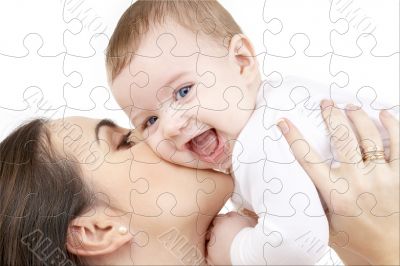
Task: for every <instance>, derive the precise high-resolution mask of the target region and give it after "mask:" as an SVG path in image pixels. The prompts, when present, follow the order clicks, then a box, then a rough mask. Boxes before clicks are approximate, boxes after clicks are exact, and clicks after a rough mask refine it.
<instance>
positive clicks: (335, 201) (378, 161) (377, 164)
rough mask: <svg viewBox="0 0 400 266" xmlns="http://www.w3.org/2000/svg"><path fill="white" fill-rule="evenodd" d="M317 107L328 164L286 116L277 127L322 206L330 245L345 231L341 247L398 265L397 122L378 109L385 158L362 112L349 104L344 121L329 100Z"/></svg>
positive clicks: (370, 259)
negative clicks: (330, 156) (386, 144)
mask: <svg viewBox="0 0 400 266" xmlns="http://www.w3.org/2000/svg"><path fill="white" fill-rule="evenodd" d="M321 107H322V108H321V109H322V116H323V118H324V121H325V124H326V126H327V128H328V131H329V133H330V136H331V144H332V146H333V148H334V151H335V152H334V154H335V155H334V160H332V162H329V163H327V164H325V163H315V162H321V161H322V160H321V159H320V158H319V156H318V154H316V152H315V151H313V150H312V148H311V147H310V146H309V145H308V144H307V141H306V140H304V139H303V137H302V135H301V133H300V132H299V130H298V129H297V128H296V127H295V126H294V125H293V124H292V123H291V122H290V121H288V120H287V119H283V120H282V121H281V122H279V124H278V125H279V127H280V128H281V131H282V133H283V134H284V136H285V138H286V140H287V141H288V143H289V144H290V145H291V149H292V152H293V154H294V156H295V158H296V159H297V161H298V162H299V163H300V164H301V166H302V167H303V168H304V170H305V171H306V172H307V173H308V175H309V176H310V177H311V179H312V180H313V182H314V184H315V186H316V187H317V189H318V190H319V193H320V195H321V197H322V199H323V200H324V201H325V203H326V205H327V208H328V210H327V212H328V213H327V215H328V219H329V223H330V235H331V244H332V243H333V242H335V241H334V238H335V236H337V235H343V233H344V234H345V235H347V239H345V241H344V243H342V247H340V248H342V249H344V250H345V252H346V253H348V252H351V253H353V254H357V255H358V256H360V257H362V258H364V259H365V260H366V261H367V262H369V263H371V264H379V265H382V264H395V265H399V122H398V120H397V119H395V118H394V117H393V116H391V115H390V114H389V113H388V112H387V111H382V112H381V113H380V120H381V122H382V124H383V126H384V127H385V128H386V130H387V132H388V133H389V137H390V155H388V156H386V159H385V158H384V157H382V156H381V155H382V152H381V151H383V143H382V139H381V136H380V133H379V132H378V130H377V128H376V126H375V125H374V123H373V122H372V121H371V119H370V118H369V117H368V116H367V114H366V113H365V112H364V111H363V110H361V109H357V108H355V107H354V106H349V110H347V116H348V118H349V119H350V121H349V120H348V119H347V118H346V116H345V115H344V114H343V113H342V111H341V110H339V109H338V108H336V107H335V106H334V104H333V102H332V101H323V102H322V104H321ZM351 124H352V125H353V126H354V129H355V130H354V131H353V130H352V127H351ZM358 140H360V141H358ZM371 155H372V156H373V155H376V157H371ZM334 162H340V166H338V167H335V166H334V165H332V163H334ZM340 184H341V185H342V186H341V188H339V187H340V186H339V185H340ZM343 185H344V186H343ZM343 187H344V188H343ZM338 190H339V191H340V192H338ZM333 244H334V243H333ZM334 248H335V247H334ZM338 253H339V254H340V252H338Z"/></svg>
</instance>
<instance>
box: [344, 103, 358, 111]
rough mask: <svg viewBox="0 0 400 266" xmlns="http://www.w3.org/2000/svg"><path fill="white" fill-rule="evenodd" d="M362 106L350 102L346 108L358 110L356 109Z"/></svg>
mask: <svg viewBox="0 0 400 266" xmlns="http://www.w3.org/2000/svg"><path fill="white" fill-rule="evenodd" d="M360 108H361V107H359V106H356V105H354V104H348V105H346V110H347V111H356V110H359V109H360Z"/></svg>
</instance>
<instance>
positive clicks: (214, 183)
mask: <svg viewBox="0 0 400 266" xmlns="http://www.w3.org/2000/svg"><path fill="white" fill-rule="evenodd" d="M50 129H51V136H52V141H53V142H54V143H55V145H57V148H58V149H59V150H60V151H61V154H62V155H63V156H65V158H67V159H68V160H73V161H74V162H77V163H79V164H80V166H81V169H82V172H83V176H84V177H83V178H84V180H85V182H86V183H87V184H88V185H89V187H90V188H91V189H92V190H93V191H94V192H95V193H96V198H100V199H102V200H103V201H104V202H106V203H107V205H108V206H109V207H112V208H114V209H118V210H119V213H120V219H121V220H122V221H123V222H125V223H126V224H128V225H129V229H130V232H131V233H132V234H134V235H136V236H137V237H136V240H138V242H140V240H141V239H142V240H143V239H144V240H143V241H142V242H143V243H137V245H136V246H135V249H134V250H135V252H136V253H135V254H134V256H133V257H134V258H135V262H136V263H139V262H143V263H147V264H148V263H152V262H153V263H156V262H157V260H159V259H161V258H162V259H163V262H166V261H168V260H172V259H178V260H180V261H181V262H182V263H185V264H189V263H190V261H185V258H184V257H185V256H186V260H187V259H188V258H187V257H188V256H187V254H184V253H185V252H183V251H179V252H177V251H173V250H172V246H173V245H172V244H173V243H165V242H168V241H169V242H176V241H178V240H179V239H178V238H179V237H182V239H183V240H186V242H190V243H186V244H188V245H195V246H197V247H196V248H197V249H198V250H199V251H200V253H203V252H204V235H205V232H206V230H207V228H208V226H209V224H210V222H211V220H212V218H213V217H214V216H215V215H216V214H217V213H218V211H219V210H220V209H221V208H222V207H223V205H224V203H225V201H226V200H227V199H228V198H229V196H230V193H231V192H232V189H233V183H232V180H231V178H230V176H226V175H224V174H221V173H217V172H214V171H206V170H196V169H190V168H184V167H181V166H178V165H174V164H171V163H169V162H166V161H163V160H161V159H160V158H158V157H157V156H156V155H155V154H154V153H153V152H152V150H151V149H150V148H149V147H148V146H147V145H146V144H145V143H144V142H140V140H139V138H138V136H135V133H133V135H132V138H131V139H133V140H134V142H135V143H132V144H129V143H127V142H126V138H125V135H126V134H127V133H128V132H129V130H128V129H124V128H120V127H118V126H117V125H114V124H113V123H111V121H108V120H100V121H99V120H93V119H88V118H83V117H71V118H65V119H62V120H55V121H53V122H51V123H50ZM71 155H72V156H71ZM108 211H110V209H107V208H105V209H104V212H105V213H107V212H108ZM113 214H114V213H113ZM110 215H112V214H111V211H110ZM183 240H181V242H182V241H183ZM139 246H142V247H139ZM160 248H163V251H161V250H160ZM154 249H157V252H158V253H157V254H160V255H158V256H154V253H153V252H154ZM151 253H153V254H151ZM177 253H179V254H177ZM181 253H182V254H181ZM188 262H189V263H188Z"/></svg>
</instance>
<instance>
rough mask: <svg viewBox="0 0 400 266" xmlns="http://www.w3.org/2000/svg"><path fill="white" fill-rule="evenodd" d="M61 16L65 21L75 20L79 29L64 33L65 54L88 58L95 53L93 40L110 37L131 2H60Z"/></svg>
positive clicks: (87, 0)
mask: <svg viewBox="0 0 400 266" xmlns="http://www.w3.org/2000/svg"><path fill="white" fill-rule="evenodd" d="M61 2H63V3H62V4H63V12H62V16H63V17H64V19H65V20H66V21H72V20H77V21H79V24H80V27H79V29H77V30H74V31H71V30H68V29H67V30H66V31H65V32H64V46H65V49H66V53H67V54H68V55H71V56H77V57H90V56H91V55H93V53H94V52H96V51H95V49H94V47H93V46H92V42H93V41H94V40H93V39H97V37H98V36H100V37H101V36H102V35H107V36H111V35H112V31H113V29H115V26H116V24H117V22H118V18H119V16H120V15H121V14H122V13H123V11H124V10H125V9H126V8H128V7H129V6H130V4H131V3H132V1H131V0H124V1H118V2H116V3H112V2H108V1H102V2H99V1H93V0H86V1H61Z"/></svg>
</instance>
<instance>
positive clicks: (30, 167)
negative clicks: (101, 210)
mask: <svg viewBox="0 0 400 266" xmlns="http://www.w3.org/2000/svg"><path fill="white" fill-rule="evenodd" d="M48 124H49V122H48V121H46V120H43V119H35V120H33V121H31V122H28V123H26V124H24V125H22V126H20V127H19V128H18V129H16V130H15V131H14V132H13V133H11V134H10V135H9V136H8V137H7V138H6V139H4V140H3V141H2V142H1V143H0V265H18V266H20V265H74V264H79V265H82V264H84V261H83V260H82V259H80V258H78V257H77V256H75V255H73V254H71V253H69V252H68V251H67V248H66V240H67V229H68V225H69V223H70V221H71V220H72V219H74V218H75V217H76V216H79V215H80V214H82V213H83V212H84V211H85V210H86V209H87V208H88V207H89V206H90V204H91V202H90V201H91V194H90V192H89V190H88V188H87V186H86V185H85V183H84V182H83V180H82V179H81V170H80V167H79V165H78V166H77V165H76V163H73V162H71V161H69V160H66V159H65V158H62V157H61V156H60V154H58V153H57V151H56V149H55V148H54V147H53V146H52V144H51V137H50V131H49V129H48V127H47V126H46V125H48Z"/></svg>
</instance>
